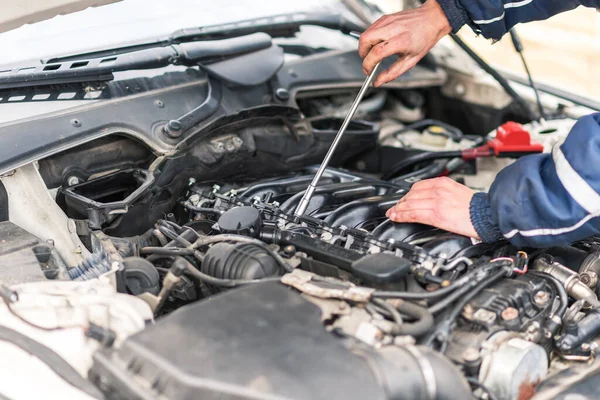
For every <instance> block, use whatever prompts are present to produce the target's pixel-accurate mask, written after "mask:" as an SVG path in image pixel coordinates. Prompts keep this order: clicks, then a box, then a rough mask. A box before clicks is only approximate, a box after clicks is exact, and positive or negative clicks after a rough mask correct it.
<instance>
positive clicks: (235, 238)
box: [192, 233, 294, 272]
mask: <svg viewBox="0 0 600 400" xmlns="http://www.w3.org/2000/svg"><path fill="white" fill-rule="evenodd" d="M227 241H231V242H239V243H252V244H254V245H256V246H258V247H260V248H261V249H263V250H264V251H266V252H267V253H269V254H270V255H271V257H273V258H274V259H275V260H276V261H277V263H278V264H279V266H280V267H281V268H283V270H284V271H286V272H292V271H293V270H294V268H293V267H292V266H291V265H289V264H288V263H287V262H286V261H285V260H284V259H283V258H282V257H281V256H280V255H279V254H277V252H276V251H274V250H273V249H271V248H270V247H269V246H267V245H266V244H265V243H264V242H261V241H260V240H258V239H254V238H250V237H247V236H242V235H234V234H229V233H222V234H219V235H214V236H204V237H201V238H200V239H198V240H196V241H195V242H194V243H193V244H192V247H193V248H198V247H201V246H206V245H209V244H212V243H219V242H227Z"/></svg>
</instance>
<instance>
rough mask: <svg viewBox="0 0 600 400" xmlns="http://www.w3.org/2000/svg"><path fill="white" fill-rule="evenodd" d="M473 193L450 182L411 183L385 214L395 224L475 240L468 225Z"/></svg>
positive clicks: (445, 179)
mask: <svg viewBox="0 0 600 400" xmlns="http://www.w3.org/2000/svg"><path fill="white" fill-rule="evenodd" d="M474 193H475V192H473V191H472V190H471V189H469V188H468V187H466V186H464V185H461V184H460V183H456V182H455V181H453V180H452V179H450V178H435V179H427V180H424V181H420V182H417V183H415V184H414V185H413V186H412V188H411V189H410V191H409V192H408V193H407V194H406V196H404V197H403V198H402V199H401V200H400V201H399V202H398V204H396V205H395V206H394V207H392V208H390V209H389V210H388V211H387V213H386V214H385V215H386V216H387V217H388V218H389V219H391V220H392V221H395V222H417V223H421V224H426V225H432V226H435V227H436V228H440V229H444V230H446V231H449V232H454V233H458V234H460V235H465V236H469V237H472V238H476V239H479V235H477V232H476V231H475V228H474V227H473V224H472V223H471V215H470V212H469V205H470V204H471V198H472V197H473V194H474Z"/></svg>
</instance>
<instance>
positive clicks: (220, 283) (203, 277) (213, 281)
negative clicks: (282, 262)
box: [171, 257, 281, 288]
mask: <svg viewBox="0 0 600 400" xmlns="http://www.w3.org/2000/svg"><path fill="white" fill-rule="evenodd" d="M173 267H176V268H177V267H179V268H180V269H181V270H184V271H186V273H187V274H188V275H191V276H193V277H194V278H196V279H198V280H200V281H202V282H204V283H207V284H209V285H213V286H217V287H221V288H234V287H238V286H243V285H249V284H253V283H260V282H267V281H280V280H281V278H280V277H270V278H264V279H220V278H215V277H214V276H210V275H208V274H205V273H204V272H202V271H199V270H198V269H196V267H194V266H193V265H192V264H191V263H190V262H189V261H187V260H186V259H185V258H183V257H177V258H175V261H173V264H171V268H173Z"/></svg>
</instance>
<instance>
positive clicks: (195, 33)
mask: <svg viewBox="0 0 600 400" xmlns="http://www.w3.org/2000/svg"><path fill="white" fill-rule="evenodd" d="M306 25H312V26H320V27H323V28H329V29H333V30H339V31H341V32H342V33H346V34H348V33H350V32H353V31H359V32H362V31H363V30H364V29H365V27H364V26H362V25H360V24H359V23H357V22H354V21H351V20H349V19H348V18H346V17H344V16H343V15H342V14H337V13H305V12H296V13H288V14H278V15H273V16H270V17H260V18H254V19H247V20H244V21H237V22H231V23H226V24H219V25H210V26H204V27H198V28H186V29H180V30H178V31H175V32H174V33H173V34H172V35H171V37H170V41H171V42H172V43H178V42H183V41H188V40H215V39H223V38H230V37H234V36H242V35H248V34H251V33H256V32H264V33H268V34H269V35H270V36H271V37H273V38H283V37H293V36H294V35H295V34H296V33H298V32H299V31H300V28H301V27H302V26H306Z"/></svg>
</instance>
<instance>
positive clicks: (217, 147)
mask: <svg viewBox="0 0 600 400" xmlns="http://www.w3.org/2000/svg"><path fill="white" fill-rule="evenodd" d="M215 150H216V151H218V152H219V153H221V152H222V151H223V150H225V145H224V144H223V142H216V143H215Z"/></svg>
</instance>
